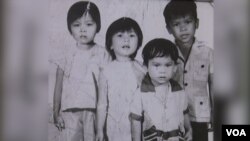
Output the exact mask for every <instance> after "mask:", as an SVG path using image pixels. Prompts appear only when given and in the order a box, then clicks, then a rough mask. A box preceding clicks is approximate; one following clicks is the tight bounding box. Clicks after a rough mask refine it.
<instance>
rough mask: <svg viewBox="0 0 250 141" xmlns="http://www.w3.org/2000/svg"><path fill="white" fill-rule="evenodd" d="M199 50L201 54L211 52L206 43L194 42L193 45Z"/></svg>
mask: <svg viewBox="0 0 250 141" xmlns="http://www.w3.org/2000/svg"><path fill="white" fill-rule="evenodd" d="M194 45H195V46H196V47H197V48H198V49H199V50H201V51H203V52H212V51H213V48H212V47H211V46H210V45H209V44H208V42H206V41H202V40H197V39H196V40H195V44H194Z"/></svg>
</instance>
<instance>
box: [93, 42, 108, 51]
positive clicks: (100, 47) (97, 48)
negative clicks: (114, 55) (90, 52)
mask: <svg viewBox="0 0 250 141" xmlns="http://www.w3.org/2000/svg"><path fill="white" fill-rule="evenodd" d="M94 50H95V52H96V53H106V49H105V47H104V46H101V45H99V44H96V43H95V45H94Z"/></svg>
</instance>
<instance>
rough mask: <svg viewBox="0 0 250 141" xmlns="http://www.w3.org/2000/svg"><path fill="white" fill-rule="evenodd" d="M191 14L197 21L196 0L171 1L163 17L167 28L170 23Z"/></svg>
mask: <svg viewBox="0 0 250 141" xmlns="http://www.w3.org/2000/svg"><path fill="white" fill-rule="evenodd" d="M188 14H190V15H191V16H192V17H193V18H194V19H195V20H197V19H198V18H197V6H196V4H195V2H194V0H171V1H170V2H169V3H168V4H167V5H166V7H165V9H164V12H163V16H164V18H165V22H166V24H167V26H168V25H169V22H170V21H171V20H172V19H174V18H177V17H183V16H186V15H188Z"/></svg>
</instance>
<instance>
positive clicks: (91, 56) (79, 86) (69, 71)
mask: <svg viewBox="0 0 250 141" xmlns="http://www.w3.org/2000/svg"><path fill="white" fill-rule="evenodd" d="M109 60H110V57H109V55H108V53H107V51H106V50H105V48H103V47H101V46H99V45H97V44H96V45H94V46H93V47H92V48H91V49H90V50H87V51H86V50H80V49H77V48H74V49H73V50H71V51H69V52H68V53H67V55H65V57H64V58H63V59H61V60H60V61H59V62H58V66H59V67H60V68H61V69H63V71H64V79H63V91H62V106H61V109H62V110H66V109H70V108H95V107H96V95H97V80H98V77H99V72H100V70H101V69H102V68H103V67H104V66H105V65H106V64H107V63H108V62H109Z"/></svg>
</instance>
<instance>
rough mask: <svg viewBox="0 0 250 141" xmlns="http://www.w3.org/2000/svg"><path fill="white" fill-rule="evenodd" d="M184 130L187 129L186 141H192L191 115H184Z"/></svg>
mask: <svg viewBox="0 0 250 141" xmlns="http://www.w3.org/2000/svg"><path fill="white" fill-rule="evenodd" d="M184 128H185V136H184V138H185V141H192V127H191V123H190V119H189V115H188V114H187V113H186V114H184Z"/></svg>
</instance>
